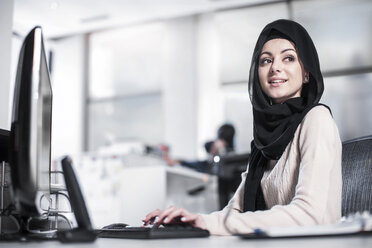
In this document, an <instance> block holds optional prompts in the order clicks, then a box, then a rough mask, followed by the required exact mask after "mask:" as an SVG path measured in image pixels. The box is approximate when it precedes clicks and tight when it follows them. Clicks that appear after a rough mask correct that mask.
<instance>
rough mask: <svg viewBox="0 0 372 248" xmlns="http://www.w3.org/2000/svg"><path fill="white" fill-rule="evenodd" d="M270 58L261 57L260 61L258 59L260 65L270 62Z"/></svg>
mask: <svg viewBox="0 0 372 248" xmlns="http://www.w3.org/2000/svg"><path fill="white" fill-rule="evenodd" d="M271 61H272V60H271V59H269V58H263V59H261V61H260V64H261V65H264V64H268V63H271Z"/></svg>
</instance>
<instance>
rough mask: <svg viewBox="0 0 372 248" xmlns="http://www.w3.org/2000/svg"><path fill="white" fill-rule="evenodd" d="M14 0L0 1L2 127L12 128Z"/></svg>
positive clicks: (0, 126)
mask: <svg viewBox="0 0 372 248" xmlns="http://www.w3.org/2000/svg"><path fill="white" fill-rule="evenodd" d="M13 7H14V1H13V0H2V1H0V40H1V45H0V128H2V129H7V130H9V129H10V119H9V117H10V106H9V93H10V92H9V88H10V87H9V86H10V64H11V63H10V62H11V37H12V24H13Z"/></svg>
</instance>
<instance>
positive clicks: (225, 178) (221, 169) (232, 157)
mask: <svg viewBox="0 0 372 248" xmlns="http://www.w3.org/2000/svg"><path fill="white" fill-rule="evenodd" d="M249 156H250V154H249V153H242V154H229V155H226V156H221V157H220V159H219V161H218V162H216V163H215V164H214V174H216V175H217V176H218V198H219V208H220V209H223V208H224V207H225V206H226V205H227V203H228V202H229V200H230V199H231V197H232V196H233V194H234V193H235V191H236V189H237V188H238V186H239V184H240V183H241V174H242V173H243V172H244V171H245V170H246V169H247V165H248V160H249Z"/></svg>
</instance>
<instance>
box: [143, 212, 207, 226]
mask: <svg viewBox="0 0 372 248" xmlns="http://www.w3.org/2000/svg"><path fill="white" fill-rule="evenodd" d="M156 218H157V219H156ZM155 219H156V221H155ZM143 222H144V225H148V224H154V225H160V224H165V225H166V224H176V223H188V224H191V225H192V226H195V227H200V228H203V229H204V228H206V225H205V222H204V220H203V218H202V217H201V216H200V215H198V214H192V213H189V212H188V211H186V210H185V209H183V208H176V207H173V206H172V207H169V208H167V209H165V210H159V209H157V210H155V211H153V212H151V213H149V214H148V215H146V218H145V219H144V220H143Z"/></svg>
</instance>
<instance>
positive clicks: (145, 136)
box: [89, 94, 164, 150]
mask: <svg viewBox="0 0 372 248" xmlns="http://www.w3.org/2000/svg"><path fill="white" fill-rule="evenodd" d="M89 123H90V125H89V148H90V149H89V150H96V149H97V148H99V147H100V146H104V145H109V144H112V143H114V142H123V141H143V142H149V143H157V142H160V141H162V140H161V138H162V137H163V133H164V130H163V113H162V97H161V94H154V95H143V96H139V95H137V96H134V97H126V98H118V99H112V100H109V101H95V102H92V103H90V104H89Z"/></svg>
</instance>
